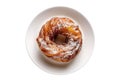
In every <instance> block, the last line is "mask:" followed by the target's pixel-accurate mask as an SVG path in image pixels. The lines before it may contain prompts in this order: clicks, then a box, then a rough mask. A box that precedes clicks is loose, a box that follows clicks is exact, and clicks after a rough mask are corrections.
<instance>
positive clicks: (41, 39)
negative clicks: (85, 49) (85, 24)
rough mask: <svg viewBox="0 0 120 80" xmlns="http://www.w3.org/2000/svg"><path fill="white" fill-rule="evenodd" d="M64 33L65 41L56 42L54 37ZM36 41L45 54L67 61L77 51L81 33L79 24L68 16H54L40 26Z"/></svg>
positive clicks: (59, 60) (79, 46) (58, 60)
mask: <svg viewBox="0 0 120 80" xmlns="http://www.w3.org/2000/svg"><path fill="white" fill-rule="evenodd" d="M58 34H60V35H64V36H65V37H66V39H65V40H66V42H65V43H62V44H57V43H56V42H55V37H56V36H58ZM36 40H37V43H38V45H39V48H40V50H41V51H42V52H43V54H44V55H45V56H47V57H48V58H51V59H53V60H55V61H57V62H69V61H70V60H71V59H73V58H74V57H75V56H76V55H77V54H78V52H79V50H80V48H81V45H82V34H81V31H80V29H79V26H76V25H75V23H74V22H73V21H72V20H71V19H69V18H61V17H54V18H52V19H51V20H49V21H47V22H46V24H44V25H43V26H42V28H41V31H40V33H39V36H38V37H37V39H36Z"/></svg>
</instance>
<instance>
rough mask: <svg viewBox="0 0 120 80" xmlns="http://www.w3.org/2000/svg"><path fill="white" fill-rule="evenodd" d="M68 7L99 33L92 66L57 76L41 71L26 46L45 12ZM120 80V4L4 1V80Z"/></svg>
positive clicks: (0, 48) (0, 20) (111, 0)
mask: <svg viewBox="0 0 120 80" xmlns="http://www.w3.org/2000/svg"><path fill="white" fill-rule="evenodd" d="M53 6H67V7H71V8H73V9H76V10H78V11H79V12H81V13H82V14H83V15H84V16H85V17H86V18H87V19H88V21H89V22H90V23H91V25H92V27H93V30H94V33H95V48H94V52H93V55H92V57H91V59H90V60H89V62H88V63H87V64H86V65H85V66H84V67H83V68H81V69H80V70H78V71H77V72H74V73H72V74H68V75H53V74H48V73H46V72H44V71H43V70H41V69H39V68H38V67H37V66H36V65H35V64H34V63H33V62H32V61H31V59H30V58H29V56H28V53H27V51H26V46H25V35H26V31H27V28H28V26H29V24H30V23H31V21H32V20H33V19H34V17H35V16H36V15H37V14H39V13H40V12H41V11H43V10H44V9H47V8H49V7H53ZM89 79H90V80H120V2H119V0H0V80H89Z"/></svg>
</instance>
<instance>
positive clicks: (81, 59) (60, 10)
mask: <svg viewBox="0 0 120 80" xmlns="http://www.w3.org/2000/svg"><path fill="white" fill-rule="evenodd" d="M54 16H65V17H69V18H71V19H73V20H74V21H75V22H76V23H77V24H78V25H80V29H81V31H82V35H83V44H82V49H81V51H80V54H78V55H77V56H76V58H75V59H74V60H73V61H72V62H71V63H70V64H69V65H65V66H58V65H53V64H51V63H49V62H47V61H46V60H45V59H44V58H43V57H42V56H41V53H40V50H39V47H38V45H37V43H36V38H37V36H38V34H39V31H40V29H41V27H42V25H43V24H44V23H45V22H46V21H47V20H49V19H50V18H52V17H54ZM93 46H94V35H93V30H92V28H91V26H90V24H89V23H88V21H87V20H86V18H85V17H84V16H83V15H81V14H80V13H79V12H77V11H75V10H74V9H71V8H67V7H53V8H49V9H47V10H45V11H43V12H41V13H40V14H39V15H38V16H37V17H35V19H34V20H33V21H32V23H31V24H30V26H29V28H28V31H27V35H26V47H27V51H28V54H29V56H30V58H31V59H32V61H33V62H34V63H35V64H36V65H37V66H38V67H39V68H40V69H42V70H44V71H46V72H48V73H53V74H67V73H72V72H74V71H77V70H78V69H80V68H81V67H82V66H83V65H85V63H86V62H87V61H88V59H89V58H90V56H91V55H92V51H93Z"/></svg>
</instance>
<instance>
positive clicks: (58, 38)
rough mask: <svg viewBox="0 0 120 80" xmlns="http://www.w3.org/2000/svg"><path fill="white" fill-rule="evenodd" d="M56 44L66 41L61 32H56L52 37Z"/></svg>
mask: <svg viewBox="0 0 120 80" xmlns="http://www.w3.org/2000/svg"><path fill="white" fill-rule="evenodd" d="M54 40H55V41H54V42H55V43H56V44H65V43H67V37H66V36H64V35H61V34H58V35H57V36H56V37H55V39H54Z"/></svg>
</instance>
